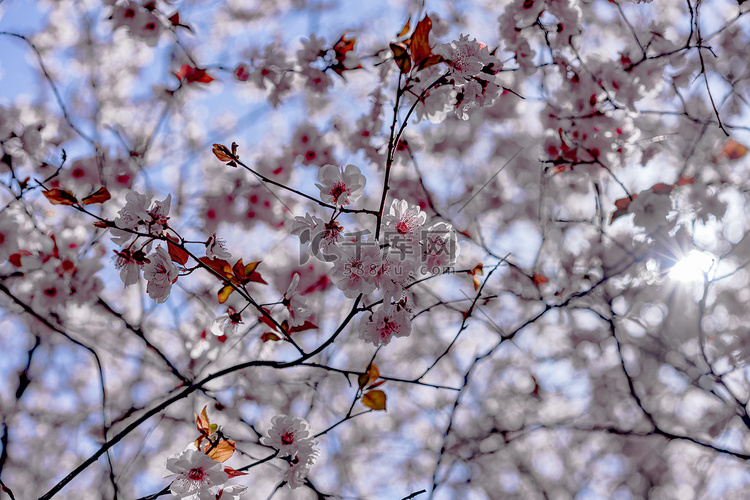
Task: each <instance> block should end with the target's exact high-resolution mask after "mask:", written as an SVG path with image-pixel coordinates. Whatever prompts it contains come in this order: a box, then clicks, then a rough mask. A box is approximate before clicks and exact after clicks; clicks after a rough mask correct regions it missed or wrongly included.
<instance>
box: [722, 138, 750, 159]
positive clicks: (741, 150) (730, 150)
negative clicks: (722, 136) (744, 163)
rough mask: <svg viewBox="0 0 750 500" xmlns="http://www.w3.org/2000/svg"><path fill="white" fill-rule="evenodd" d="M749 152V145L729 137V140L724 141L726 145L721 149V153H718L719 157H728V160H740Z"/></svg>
mask: <svg viewBox="0 0 750 500" xmlns="http://www.w3.org/2000/svg"><path fill="white" fill-rule="evenodd" d="M746 153H747V147H746V146H744V145H742V144H740V143H739V142H737V141H735V140H734V139H729V140H727V142H725V143H724V145H723V146H722V147H721V149H720V150H719V154H718V155H716V156H717V158H726V159H728V160H738V159H740V158H742V157H743V156H745V154H746Z"/></svg>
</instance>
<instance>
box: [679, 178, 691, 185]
mask: <svg viewBox="0 0 750 500" xmlns="http://www.w3.org/2000/svg"><path fill="white" fill-rule="evenodd" d="M685 184H695V177H680V178H679V179H677V185H678V186H684V185H685Z"/></svg>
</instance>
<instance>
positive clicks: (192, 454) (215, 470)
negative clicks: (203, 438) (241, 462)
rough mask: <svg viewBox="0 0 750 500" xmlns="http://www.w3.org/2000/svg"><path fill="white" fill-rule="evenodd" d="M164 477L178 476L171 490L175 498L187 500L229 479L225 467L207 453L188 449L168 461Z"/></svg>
mask: <svg viewBox="0 0 750 500" xmlns="http://www.w3.org/2000/svg"><path fill="white" fill-rule="evenodd" d="M166 468H167V470H166V472H165V473H164V477H170V476H174V475H176V476H177V478H176V479H175V480H174V481H172V485H171V486H170V490H171V492H172V496H173V497H177V498H185V497H186V496H189V495H193V494H196V493H198V492H199V491H204V490H207V489H209V488H211V487H213V486H218V485H221V484H223V483H225V482H227V480H228V479H229V476H228V475H227V473H226V472H224V466H223V465H222V464H221V463H220V462H215V461H214V460H213V459H212V458H211V457H209V456H208V455H206V454H205V453H203V452H201V451H198V450H192V449H188V450H185V451H183V452H182V453H180V454H178V455H173V456H171V457H169V458H168V459H167V465H166Z"/></svg>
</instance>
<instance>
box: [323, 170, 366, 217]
mask: <svg viewBox="0 0 750 500" xmlns="http://www.w3.org/2000/svg"><path fill="white" fill-rule="evenodd" d="M318 180H319V181H320V184H315V185H316V186H317V187H318V189H320V199H321V200H323V201H325V202H326V203H331V204H334V205H336V206H339V207H341V206H344V205H349V204H350V203H354V202H355V201H357V200H358V199H359V198H360V197H361V196H362V194H363V193H364V190H365V182H366V179H365V176H364V175H362V173H361V172H360V170H359V168H357V167H355V166H354V165H347V166H346V168H344V167H341V166H339V167H337V166H335V165H324V166H323V168H321V169H320V171H319V172H318Z"/></svg>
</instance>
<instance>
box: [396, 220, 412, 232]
mask: <svg viewBox="0 0 750 500" xmlns="http://www.w3.org/2000/svg"><path fill="white" fill-rule="evenodd" d="M396 231H398V232H399V234H406V233H408V232H409V231H411V228H410V227H409V223H408V222H406V221H400V222H399V223H398V224H396Z"/></svg>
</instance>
